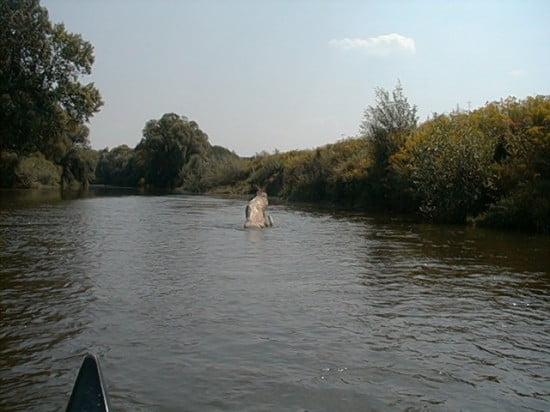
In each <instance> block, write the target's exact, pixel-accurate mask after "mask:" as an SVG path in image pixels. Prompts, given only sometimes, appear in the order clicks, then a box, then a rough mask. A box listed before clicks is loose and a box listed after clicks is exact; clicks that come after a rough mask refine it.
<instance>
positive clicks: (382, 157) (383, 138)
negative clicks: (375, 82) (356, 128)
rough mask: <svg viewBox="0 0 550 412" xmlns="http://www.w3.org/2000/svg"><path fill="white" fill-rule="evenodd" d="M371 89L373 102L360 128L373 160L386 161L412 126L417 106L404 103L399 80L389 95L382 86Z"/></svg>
mask: <svg viewBox="0 0 550 412" xmlns="http://www.w3.org/2000/svg"><path fill="white" fill-rule="evenodd" d="M375 92H376V105H375V106H369V107H368V108H367V109H366V110H365V112H364V115H363V121H362V123H361V125H360V131H361V134H362V135H363V136H364V137H366V138H367V139H370V140H371V141H372V150H373V155H374V160H375V162H376V163H383V164H386V163H387V160H388V159H389V157H390V156H391V155H392V154H393V153H395V152H397V150H399V148H400V147H401V146H402V144H403V143H404V138H405V137H406V135H407V134H408V133H410V132H411V131H412V130H413V129H414V128H415V127H416V123H417V121H418V116H417V115H416V110H417V108H416V105H412V106H411V104H410V103H409V102H408V100H407V97H406V96H405V94H404V93H403V86H402V85H401V82H400V81H398V82H397V85H396V86H395V89H394V90H393V91H392V92H391V94H390V92H388V91H387V90H384V89H382V88H377V89H376V91H375Z"/></svg>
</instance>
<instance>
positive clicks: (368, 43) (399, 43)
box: [329, 33, 416, 56]
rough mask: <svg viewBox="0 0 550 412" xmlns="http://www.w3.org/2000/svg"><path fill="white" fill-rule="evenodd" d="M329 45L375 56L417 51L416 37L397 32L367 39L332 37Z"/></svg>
mask: <svg viewBox="0 0 550 412" xmlns="http://www.w3.org/2000/svg"><path fill="white" fill-rule="evenodd" d="M329 45H330V46H332V47H336V48H338V49H343V50H361V51H364V52H365V53H367V54H370V55H373V56H387V55H389V54H392V53H409V54H414V53H415V52H416V46H415V44H414V39H412V38H410V37H405V36H401V35H400V34H397V33H391V34H383V35H381V36H376V37H369V38H366V39H358V38H354V39H350V38H345V39H341V40H337V39H332V40H331V41H329Z"/></svg>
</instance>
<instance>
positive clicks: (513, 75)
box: [508, 69, 525, 77]
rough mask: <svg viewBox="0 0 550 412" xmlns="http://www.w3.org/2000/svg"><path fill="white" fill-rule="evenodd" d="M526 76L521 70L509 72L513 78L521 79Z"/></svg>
mask: <svg viewBox="0 0 550 412" xmlns="http://www.w3.org/2000/svg"><path fill="white" fill-rule="evenodd" d="M524 74H525V72H524V71H523V70H521V69H514V70H510V71H509V72H508V75H510V76H512V77H520V76H523V75H524Z"/></svg>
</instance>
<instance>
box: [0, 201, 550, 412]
mask: <svg viewBox="0 0 550 412" xmlns="http://www.w3.org/2000/svg"><path fill="white" fill-rule="evenodd" d="M270 211H271V212H270V213H271V214H272V215H273V216H274V218H275V223H276V226H275V227H274V228H271V229H269V230H265V231H257V230H248V231H247V230H244V229H242V224H243V222H244V202H243V201H242V200H235V199H217V198H211V197H196V196H181V195H173V196H158V197H152V196H151V197H147V196H97V197H90V198H82V199H72V200H63V201H54V200H51V199H50V200H48V201H44V202H33V203H30V204H29V203H24V202H6V201H4V202H3V203H2V204H1V208H0V230H1V237H0V284H1V288H0V303H1V329H0V409H2V410H9V411H23V410H45V411H46V410H47V411H50V410H62V409H63V408H64V407H65V405H66V402H67V399H68V396H69V394H70V390H71V386H72V383H73V381H74V379H75V376H76V372H77V369H78V367H79V365H80V362H81V360H82V356H83V354H84V353H85V352H88V351H91V352H94V353H96V354H97V355H99V357H100V359H101V361H102V366H103V372H104V375H105V378H106V381H107V384H108V389H109V392H110V394H111V401H112V404H113V407H114V408H115V409H116V410H121V411H125V410H126V411H135V410H138V411H139V410H174V411H175V410H201V411H202V410H214V411H215V410H224V411H225V410H239V411H240V410H254V411H257V410H266V411H267V410H291V411H297V410H312V411H322V410H327V411H334V410H342V411H354V410H357V411H365V410H406V409H407V410H425V409H427V410H510V411H512V410H514V411H515V410H519V409H521V410H548V409H550V386H549V382H550V321H549V320H548V314H549V308H550V305H549V303H550V298H549V295H548V290H549V286H550V272H549V271H550V260H549V255H548V251H549V250H550V239H549V238H548V237H541V236H529V235H521V234H506V233H499V232H492V231H482V230H473V229H465V228H461V227H447V226H431V225H420V224H412V223H407V222H404V221H402V220H396V219H390V218H387V217H383V216H364V215H357V214H349V213H334V214H329V213H326V212H322V211H319V210H315V209H314V208H306V207H302V208H297V207H291V206H285V205H274V206H273V205H272V206H271V207H270Z"/></svg>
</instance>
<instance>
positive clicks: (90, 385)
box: [66, 354, 111, 412]
mask: <svg viewBox="0 0 550 412" xmlns="http://www.w3.org/2000/svg"><path fill="white" fill-rule="evenodd" d="M77 411H78V412H109V411H111V405H110V402H109V397H108V396H107V391H106V390H105V385H104V383H103V376H102V374H101V368H100V366H99V360H98V359H97V357H96V356H95V355H92V354H87V355H86V356H85V357H84V360H83V361H82V366H81V367H80V370H79V371H78V376H77V378H76V382H75V383H74V386H73V391H72V393H71V398H70V399H69V404H68V405H67V410H66V412H77Z"/></svg>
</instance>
